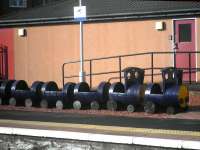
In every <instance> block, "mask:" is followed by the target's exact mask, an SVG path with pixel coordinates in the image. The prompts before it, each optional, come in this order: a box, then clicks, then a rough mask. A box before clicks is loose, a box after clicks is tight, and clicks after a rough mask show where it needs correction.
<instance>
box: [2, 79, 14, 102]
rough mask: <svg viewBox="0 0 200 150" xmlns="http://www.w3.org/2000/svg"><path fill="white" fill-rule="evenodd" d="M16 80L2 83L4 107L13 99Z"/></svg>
mask: <svg viewBox="0 0 200 150" xmlns="http://www.w3.org/2000/svg"><path fill="white" fill-rule="evenodd" d="M13 82H15V80H5V81H1V82H0V103H1V104H2V105H8V104H9V98H10V97H11V86H12V84H13Z"/></svg>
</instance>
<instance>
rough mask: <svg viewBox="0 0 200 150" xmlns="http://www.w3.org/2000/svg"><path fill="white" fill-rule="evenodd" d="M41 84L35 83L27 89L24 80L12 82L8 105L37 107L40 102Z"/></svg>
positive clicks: (39, 82)
mask: <svg viewBox="0 0 200 150" xmlns="http://www.w3.org/2000/svg"><path fill="white" fill-rule="evenodd" d="M42 84H43V82H41V81H35V82H33V84H32V85H31V87H30V88H29V87H28V84H27V83H26V81H24V80H17V81H14V82H13V84H12V86H11V96H10V98H9V105H12V106H26V107H32V106H38V105H39V102H40V100H41V91H40V90H41V87H42Z"/></svg>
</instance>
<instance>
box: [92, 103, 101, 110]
mask: <svg viewBox="0 0 200 150" xmlns="http://www.w3.org/2000/svg"><path fill="white" fill-rule="evenodd" d="M90 108H91V109H92V110H99V109H100V105H99V103H98V102H97V101H93V102H91V103H90Z"/></svg>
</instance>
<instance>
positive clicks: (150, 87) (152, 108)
mask: <svg viewBox="0 0 200 150" xmlns="http://www.w3.org/2000/svg"><path fill="white" fill-rule="evenodd" d="M123 73H124V82H123V83H121V82H116V83H113V84H110V83H109V82H101V83H100V84H99V86H98V87H97V89H96V90H92V89H90V87H89V85H88V84H87V83H86V82H81V83H78V84H75V83H71V82H69V83H66V84H65V85H64V87H63V89H62V90H60V89H59V88H58V86H57V84H56V83H55V82H54V81H50V82H46V83H43V82H40V81H35V82H34V83H33V84H32V85H31V87H30V88H29V87H28V85H27V83H26V82H25V81H24V80H17V81H15V80H8V81H0V104H1V105H11V106H25V107H41V108H57V109H64V108H74V109H94V110H98V109H108V110H113V111H115V110H127V111H128V112H134V111H137V109H139V108H143V110H144V111H145V112H146V113H155V112H157V111H158V110H165V111H166V113H167V114H175V113H177V112H179V111H184V110H186V109H187V108H188V103H189V92H188V89H187V87H186V86H185V85H183V84H182V76H183V71H182V70H180V69H176V68H173V67H167V68H164V69H162V70H161V73H162V80H163V81H162V84H161V85H160V84H158V83H151V84H144V74H145V73H144V70H143V69H140V68H136V67H128V68H125V69H124V70H123Z"/></svg>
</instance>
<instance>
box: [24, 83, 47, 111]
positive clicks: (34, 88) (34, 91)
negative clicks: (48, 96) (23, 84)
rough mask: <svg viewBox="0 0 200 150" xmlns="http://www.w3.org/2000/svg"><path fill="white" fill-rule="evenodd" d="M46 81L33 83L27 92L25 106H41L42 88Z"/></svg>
mask: <svg viewBox="0 0 200 150" xmlns="http://www.w3.org/2000/svg"><path fill="white" fill-rule="evenodd" d="M43 84H44V82H41V81H35V82H33V84H32V85H31V88H30V90H29V91H26V92H27V94H26V95H27V96H28V97H26V99H25V106H26V107H39V105H40V102H41V93H42V92H41V88H42V85H43Z"/></svg>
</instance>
